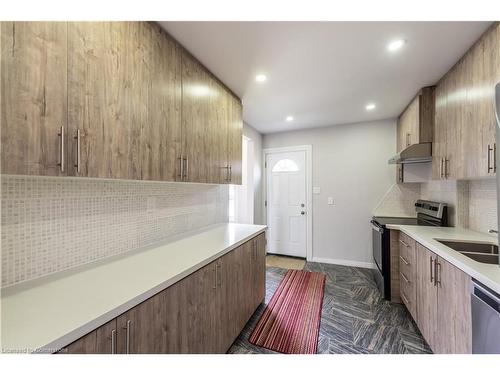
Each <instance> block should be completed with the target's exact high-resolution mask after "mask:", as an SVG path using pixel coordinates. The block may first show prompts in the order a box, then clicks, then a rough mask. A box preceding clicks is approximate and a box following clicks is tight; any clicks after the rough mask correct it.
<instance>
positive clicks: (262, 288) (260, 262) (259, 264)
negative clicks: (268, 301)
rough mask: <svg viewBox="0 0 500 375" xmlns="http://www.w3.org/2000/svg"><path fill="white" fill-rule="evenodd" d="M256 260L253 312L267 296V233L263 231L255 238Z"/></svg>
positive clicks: (254, 262) (254, 264) (254, 263)
mask: <svg viewBox="0 0 500 375" xmlns="http://www.w3.org/2000/svg"><path fill="white" fill-rule="evenodd" d="M253 243H254V246H255V247H254V252H255V255H254V260H253V267H252V270H253V272H252V274H253V283H252V291H253V298H252V299H253V306H252V311H251V314H253V313H254V311H255V309H256V308H257V307H258V306H259V305H260V304H261V303H262V302H263V301H264V299H265V297H266V234H265V233H261V234H259V235H258V236H257V237H256V238H254V240H253Z"/></svg>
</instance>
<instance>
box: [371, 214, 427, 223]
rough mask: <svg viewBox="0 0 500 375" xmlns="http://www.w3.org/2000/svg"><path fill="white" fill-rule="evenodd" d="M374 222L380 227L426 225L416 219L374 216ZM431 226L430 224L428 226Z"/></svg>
mask: <svg viewBox="0 0 500 375" xmlns="http://www.w3.org/2000/svg"><path fill="white" fill-rule="evenodd" d="M373 220H374V221H376V222H377V223H379V224H380V225H387V224H396V225H425V224H424V223H422V221H421V220H419V219H417V218H416V217H386V216H374V217H373ZM427 225H429V224H427Z"/></svg>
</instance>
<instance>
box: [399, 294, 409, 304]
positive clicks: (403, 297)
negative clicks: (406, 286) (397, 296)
mask: <svg viewBox="0 0 500 375" xmlns="http://www.w3.org/2000/svg"><path fill="white" fill-rule="evenodd" d="M401 298H402V299H403V302H404V303H405V305H410V301H408V298H406V296H405V294H404V293H403V292H401Z"/></svg>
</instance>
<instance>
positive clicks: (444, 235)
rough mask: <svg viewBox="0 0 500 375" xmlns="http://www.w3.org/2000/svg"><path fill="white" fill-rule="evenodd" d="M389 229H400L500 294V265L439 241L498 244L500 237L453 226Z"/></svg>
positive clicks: (389, 225) (396, 226)
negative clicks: (485, 261)
mask: <svg viewBox="0 0 500 375" xmlns="http://www.w3.org/2000/svg"><path fill="white" fill-rule="evenodd" d="M386 227H387V228H388V229H397V230H400V231H401V232H403V233H405V234H407V235H408V236H410V237H411V238H413V239H414V240H416V241H417V242H419V243H420V244H421V245H423V246H425V247H427V248H428V249H429V250H431V251H433V252H434V253H436V254H437V255H438V256H440V257H442V258H443V259H445V260H447V261H448V262H450V263H451V264H453V265H454V266H456V267H458V268H460V269H461V270H462V271H464V272H465V273H467V274H469V275H470V276H471V277H473V278H474V279H476V280H478V281H480V282H481V283H483V284H484V285H486V286H487V287H489V288H491V289H493V290H494V291H495V292H497V293H500V266H499V265H498V264H486V263H480V262H476V261H475V260H472V259H470V258H469V257H466V256H465V255H463V254H460V253H459V252H458V251H455V250H453V249H451V248H449V247H448V246H446V245H443V244H442V243H440V242H438V241H436V240H455V241H464V242H467V241H468V242H487V243H494V244H498V238H497V237H496V236H492V235H489V234H485V233H480V232H475V231H472V230H469V229H461V228H449V227H427V226H416V225H393V224H388V225H386Z"/></svg>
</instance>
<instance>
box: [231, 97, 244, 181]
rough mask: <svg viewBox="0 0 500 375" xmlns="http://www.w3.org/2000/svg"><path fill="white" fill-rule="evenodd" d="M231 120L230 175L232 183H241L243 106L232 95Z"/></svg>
mask: <svg viewBox="0 0 500 375" xmlns="http://www.w3.org/2000/svg"><path fill="white" fill-rule="evenodd" d="M230 114H231V115H230V121H229V137H228V142H229V143H228V150H229V153H228V155H229V165H230V167H231V169H230V173H229V177H230V183H231V184H240V185H241V182H242V181H241V158H242V142H243V139H242V132H243V120H242V106H241V102H240V101H239V99H236V98H235V97H233V96H231V110H230Z"/></svg>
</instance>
